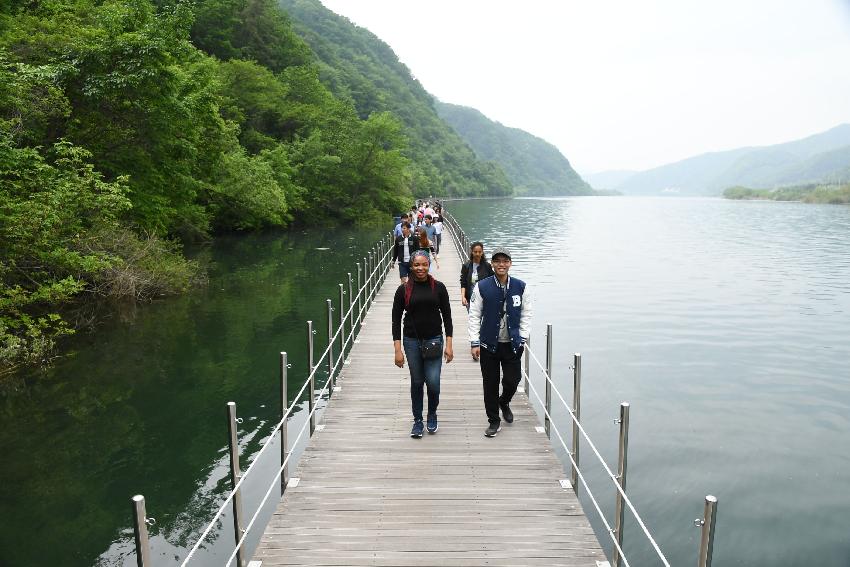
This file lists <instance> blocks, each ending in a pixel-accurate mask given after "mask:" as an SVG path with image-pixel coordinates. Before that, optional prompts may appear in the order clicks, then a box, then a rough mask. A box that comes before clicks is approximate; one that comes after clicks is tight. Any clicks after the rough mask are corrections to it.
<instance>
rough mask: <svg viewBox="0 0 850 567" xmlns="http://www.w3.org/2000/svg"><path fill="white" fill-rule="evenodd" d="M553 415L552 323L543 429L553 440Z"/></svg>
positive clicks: (549, 331)
mask: <svg viewBox="0 0 850 567" xmlns="http://www.w3.org/2000/svg"><path fill="white" fill-rule="evenodd" d="M550 415H552V323H547V324H546V415H545V418H544V420H543V427H544V428H545V429H546V437H548V438H549V439H551V438H552V435H551V431H550V430H551V424H550V420H549V416H550Z"/></svg>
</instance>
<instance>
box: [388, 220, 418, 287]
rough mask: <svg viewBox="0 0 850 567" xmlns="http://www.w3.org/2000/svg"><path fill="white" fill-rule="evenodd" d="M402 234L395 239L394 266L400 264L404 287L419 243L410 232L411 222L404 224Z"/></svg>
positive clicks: (399, 275)
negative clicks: (411, 260)
mask: <svg viewBox="0 0 850 567" xmlns="http://www.w3.org/2000/svg"><path fill="white" fill-rule="evenodd" d="M401 233H402V234H401V236H399V237H396V239H395V246H394V247H393V264H395V263H396V262H398V277H399V279H400V280H401V283H402V285H403V284H404V283H406V282H407V276H408V275H410V259H411V258H412V257H413V253H414V252H416V250H417V249H418V248H419V242H418V240H417V239H416V237H415V236H414V235H413V234H412V233H411V232H410V223H409V222H404V223H402V225H401Z"/></svg>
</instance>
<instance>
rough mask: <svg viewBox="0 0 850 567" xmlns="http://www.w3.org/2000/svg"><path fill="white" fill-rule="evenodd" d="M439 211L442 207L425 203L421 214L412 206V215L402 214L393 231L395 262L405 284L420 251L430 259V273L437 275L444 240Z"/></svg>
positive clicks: (402, 282)
mask: <svg viewBox="0 0 850 567" xmlns="http://www.w3.org/2000/svg"><path fill="white" fill-rule="evenodd" d="M440 212H441V209H440V207H439V205H438V206H437V208H436V209H435V208H432V207H431V205H430V204H429V203H425V204H423V205H422V206H421V207H420V209H419V210H418V211H417V209H416V207H413V208H412V209H411V212H410V213H404V214H403V215H401V221H400V222H399V223H398V224H397V225H396V227H395V229H394V230H393V234H394V235H395V246H394V248H393V262H398V271H399V278H400V279H401V284H402V285H404V284H405V282H406V281H407V278H408V277H409V276H410V268H411V264H410V262H411V260H412V258H413V253H414V252H416V251H417V250H421V251H422V252H423V253H424V254H425V255H426V256H427V257H428V259H429V261H430V262H429V268H428V273H429V274H433V273H434V267H435V266H436V269H440V261H439V255H440V243H441V242H442V239H443V218H442V216H441V215H440Z"/></svg>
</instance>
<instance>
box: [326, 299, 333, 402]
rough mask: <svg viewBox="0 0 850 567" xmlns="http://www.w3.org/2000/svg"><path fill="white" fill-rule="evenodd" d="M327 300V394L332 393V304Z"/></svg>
mask: <svg viewBox="0 0 850 567" xmlns="http://www.w3.org/2000/svg"><path fill="white" fill-rule="evenodd" d="M327 301H328V396H330V395H331V394H333V393H334V305H333V301H331V300H330V299H328V300H327Z"/></svg>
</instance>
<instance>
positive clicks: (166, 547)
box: [0, 228, 383, 567]
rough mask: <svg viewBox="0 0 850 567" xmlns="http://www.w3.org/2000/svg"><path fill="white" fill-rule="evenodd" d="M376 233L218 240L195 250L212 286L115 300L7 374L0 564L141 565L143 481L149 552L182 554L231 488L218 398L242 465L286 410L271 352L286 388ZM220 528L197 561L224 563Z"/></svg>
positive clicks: (2, 392)
mask: <svg viewBox="0 0 850 567" xmlns="http://www.w3.org/2000/svg"><path fill="white" fill-rule="evenodd" d="M382 232H383V231H379V230H372V229H368V230H357V231H355V230H354V229H349V228H338V229H333V230H310V231H306V232H293V233H287V234H280V233H270V234H261V235H252V236H234V237H222V238H219V239H217V240H216V242H215V244H214V245H213V246H211V247H209V248H205V249H201V250H196V251H193V252H192V255H194V256H195V257H197V258H199V259H200V260H201V261H202V262H204V263H206V264H207V265H208V266H209V270H210V273H209V275H210V280H209V285H207V286H205V287H203V288H201V289H197V290H195V291H193V292H191V293H189V294H186V295H184V296H181V297H177V298H172V299H167V300H163V301H159V302H155V303H153V304H151V305H143V306H140V307H138V308H137V309H135V310H134V311H133V312H129V313H128V312H126V311H116V312H115V314H114V315H113V316H112V317H111V318H110V319H108V320H106V321H104V322H103V323H102V324H101V325H100V326H99V328H98V330H97V331H96V332H95V333H92V334H88V333H82V334H79V335H77V336H75V337H73V339H72V340H71V341H69V342H68V343H67V344H66V346H67V347H68V351H69V354H68V356H66V357H64V358H62V359H60V360H58V361H57V363H56V364H55V365H54V366H53V367H52V368H50V369H49V370H48V371H46V372H26V373H21V374H20V375H18V376H15V377H14V378H13V379H12V380H11V381H8V382H6V383H4V384H2V388H0V402H2V403H0V454H2V458H0V565H3V566H4V567H18V566H28V567H32V566H41V565H45V566H47V565H50V566H54V565H62V566H63V567H64V566H78V565H79V566H89V565H93V564H97V565H110V566H111V565H127V566H129V565H135V564H136V562H135V555H134V553H133V544H132V531H131V526H132V524H131V518H132V516H131V513H130V512H131V508H130V497H131V496H132V495H133V494H139V493H141V494H144V495H145V497H146V500H147V511H148V515H149V516H152V517H154V518H155V519H156V521H157V524H156V526H155V527H154V528H153V530H152V534H153V537H152V549H153V555H154V559H155V561H156V564H157V565H176V564H179V560H182V559H183V557H185V556H186V553H187V546H191V545H193V544H194V542H195V540H196V539H197V536H198V535H199V533H200V531H201V530H202V529H203V528H204V527H205V524H206V523H207V521H208V520H209V519H210V518H211V516H212V512H214V511H215V510H216V509H217V508H218V503H220V502H221V501H223V498H224V496H225V495H226V493H227V491H228V490H229V488H230V482H229V477H228V468H227V457H226V454H227V453H226V452H227V421H226V414H225V404H226V402H228V401H235V402H236V404H237V412H238V414H239V416H240V417H242V418H243V419H244V421H243V423H242V425H241V426H240V439H241V441H242V442H241V445H242V451H243V459H242V463H243V470H244V468H245V466H246V465H247V463H248V460H249V459H248V458H246V457H245V456H244V455H251V454H253V453H255V452H256V451H257V450H258V448H259V445H260V441H261V440H262V438H263V437H264V436H265V435H267V434H268V431H270V429H271V428H272V427H273V425H274V424H275V423H277V421H278V420H279V419H280V414H279V403H278V399H279V394H278V392H279V386H278V380H279V378H278V376H279V370H278V368H279V355H278V353H279V352H280V351H282V350H285V351H287V352H288V355H289V359H290V362H291V363H292V369H291V370H290V372H291V374H290V380H289V395H290V398H292V397H294V395H295V394H296V393H297V391H298V389H299V388H300V386H301V383H302V382H303V380H304V377H305V375H306V374H305V372H304V371H305V367H306V350H307V349H306V323H305V322H306V321H307V320H308V319H310V320H313V321H314V322H315V324H316V328H317V329H318V333H317V338H316V345H317V346H316V348H315V352H316V357H317V358H318V356H319V354H320V353H321V352H322V351H323V350H324V347H325V345H326V329H327V319H326V314H327V307H326V303H325V299H326V298H331V299H333V300H334V304H336V303H337V302H338V297H339V288H338V284H339V283H343V282H347V279H348V276H347V272H349V271H351V272H353V273H354V274H355V277H356V266H355V262H356V261H357V258H360V257H362V256H363V255H364V249H365V248H368V247H371V246H372V244H373V243H374V242H375V241H376V240H377V238H378V237H379V236H380V233H382ZM355 286H356V280H355ZM299 420H300V421H299ZM294 421H295V425H296V426H297V425H299V424H300V423H303V414H301V416H300V417H296V419H295V420H294ZM270 457H271V459H270V460H269V462H268V463H266V464H264V466H263V467H262V469H263V473H264V474H265V477H266V478H264V479H263V480H264V481H265V482H264V483H260V482H254V483H252V484H251V485H250V486H249V487H248V489H247V494H246V495H245V499H246V504H245V507H246V509H247V508H248V506H249V504H250V502H256V501H259V499H260V498H261V497H262V495H263V493H264V492H265V490H266V488H267V487H268V485H269V482H268V481H269V480H270V479H271V478H272V477H271V475H273V474H274V472H276V466H277V459H278V458H279V452H277V450H272V451H271V453H270ZM270 471H271V472H270ZM260 476H261V477H262V476H263V475H260ZM258 478H259V477H258ZM261 484H262V486H261ZM252 509H253V508H252ZM246 523H247V521H246ZM223 526H224V531H223V533H222V535H221V536H220V537H218V538H215V541H214V542H213V543H211V544H210V545H208V546H206V547H207V549H206V550H204V551H203V552H202V553H200V554H199V555H198V558H199V561H197V562H196V563H193V565H222V564H223V563H224V559H226V557H227V556H228V555H229V553H230V551H231V550H232V549H233V547H232V531H231V529H232V528H231V526H232V520H230V519H229V518H227V519H226V520H225V522H224V523H223ZM260 531H261V530H260Z"/></svg>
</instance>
